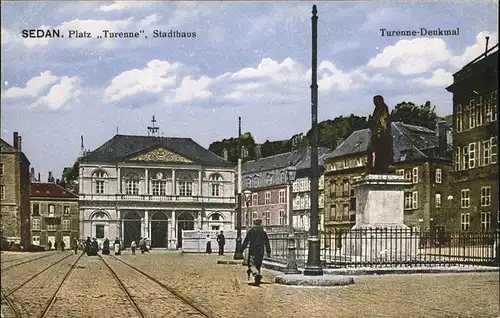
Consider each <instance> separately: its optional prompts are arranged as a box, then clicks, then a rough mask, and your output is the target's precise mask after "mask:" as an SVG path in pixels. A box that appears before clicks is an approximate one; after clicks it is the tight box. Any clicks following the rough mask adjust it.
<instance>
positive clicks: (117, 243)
mask: <svg viewBox="0 0 500 318" xmlns="http://www.w3.org/2000/svg"><path fill="white" fill-rule="evenodd" d="M114 246H115V255H121V253H122V252H121V248H120V240H119V239H118V238H116V239H115V245H114Z"/></svg>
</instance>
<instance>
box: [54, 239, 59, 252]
mask: <svg viewBox="0 0 500 318" xmlns="http://www.w3.org/2000/svg"><path fill="white" fill-rule="evenodd" d="M58 247H59V245H58V244H57V241H55V242H54V249H55V250H56V251H57V248H58Z"/></svg>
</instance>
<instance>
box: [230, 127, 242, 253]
mask: <svg viewBox="0 0 500 318" xmlns="http://www.w3.org/2000/svg"><path fill="white" fill-rule="evenodd" d="M237 152H238V179H237V180H238V185H237V186H238V193H237V200H238V201H237V204H238V205H237V207H236V248H235V249H234V256H233V259H234V260H242V259H244V257H243V251H242V250H241V241H242V240H241V117H238V150H237Z"/></svg>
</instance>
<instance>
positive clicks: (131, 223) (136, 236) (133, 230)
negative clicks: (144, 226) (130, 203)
mask: <svg viewBox="0 0 500 318" xmlns="http://www.w3.org/2000/svg"><path fill="white" fill-rule="evenodd" d="M140 238H141V216H140V215H139V213H137V212H128V213H127V214H125V216H124V218H123V245H124V247H125V248H129V247H130V243H132V241H133V240H135V241H136V242H137V243H139V240H140Z"/></svg>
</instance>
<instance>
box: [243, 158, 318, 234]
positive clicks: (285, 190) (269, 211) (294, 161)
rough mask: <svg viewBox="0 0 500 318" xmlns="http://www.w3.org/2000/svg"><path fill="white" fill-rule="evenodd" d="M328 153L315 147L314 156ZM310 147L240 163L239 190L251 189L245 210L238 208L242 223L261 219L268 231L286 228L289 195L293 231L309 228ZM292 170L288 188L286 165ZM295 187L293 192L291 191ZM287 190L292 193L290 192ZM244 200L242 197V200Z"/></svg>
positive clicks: (244, 205)
mask: <svg viewBox="0 0 500 318" xmlns="http://www.w3.org/2000/svg"><path fill="white" fill-rule="evenodd" d="M327 152H328V149H327V148H319V150H318V157H321V156H322V155H324V154H325V153H327ZM309 156H310V148H306V149H301V150H295V151H292V152H287V153H282V154H278V155H274V156H269V157H264V158H259V159H257V160H251V161H247V162H245V163H244V164H243V165H242V180H243V191H245V190H249V191H251V196H250V200H249V202H248V209H247V208H246V204H245V203H246V202H243V204H242V205H243V207H242V225H243V226H246V227H249V226H251V225H252V224H253V223H252V221H253V220H255V219H257V218H259V219H262V221H263V222H262V223H263V226H264V227H265V228H266V230H268V231H286V230H287V226H288V215H289V214H288V213H289V210H290V201H289V198H292V200H293V201H292V204H293V206H292V209H293V216H292V217H293V224H294V228H295V229H297V230H308V229H309V215H310V212H309V209H310V176H309V174H310V173H309V167H310V159H309ZM289 166H294V167H295V169H296V180H295V181H294V182H293V184H292V187H290V185H289V182H288V167H289ZM293 189H295V191H293ZM291 190H292V191H293V192H295V193H293V194H292V195H290V192H291ZM243 200H244V199H243Z"/></svg>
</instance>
